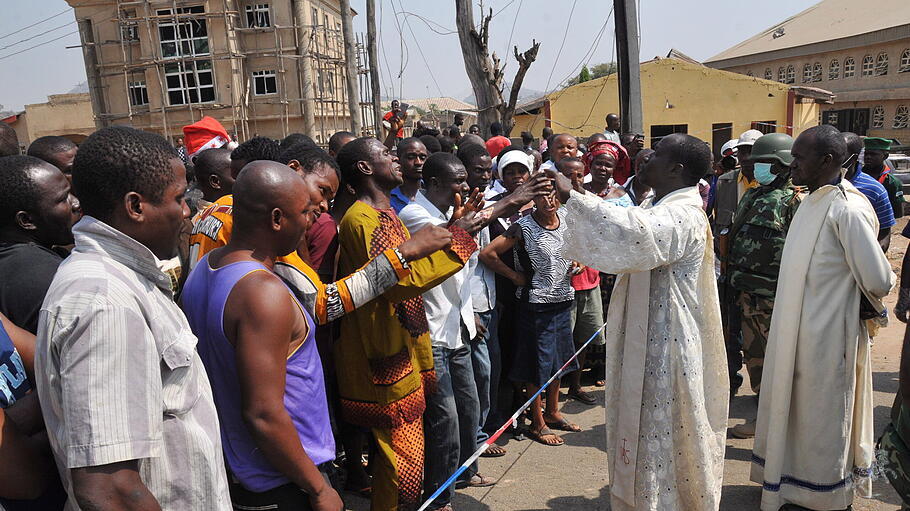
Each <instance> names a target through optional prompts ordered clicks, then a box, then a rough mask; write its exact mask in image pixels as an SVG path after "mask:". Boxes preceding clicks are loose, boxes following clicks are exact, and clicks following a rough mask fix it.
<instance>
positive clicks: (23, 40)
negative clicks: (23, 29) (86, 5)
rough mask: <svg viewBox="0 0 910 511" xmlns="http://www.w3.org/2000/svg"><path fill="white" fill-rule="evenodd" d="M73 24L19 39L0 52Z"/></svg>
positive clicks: (71, 22) (72, 22) (0, 49)
mask: <svg viewBox="0 0 910 511" xmlns="http://www.w3.org/2000/svg"><path fill="white" fill-rule="evenodd" d="M74 23H76V22H75V21H70V22H69V23H66V24H64V25H60V26H59V27H54V28H52V29H50V30H45V31H44V32H41V33H40V34H35V35H33V36H31V37H26V38H25V39H19V40H18V41H16V42H14V43H10V44H7V45H6V46H4V47H2V48H0V51H3V50H5V49H7V48H12V47H13V46H16V45H17V44H21V43H24V42H26V41H31V40H32V39H34V38H36V37H41V36H43V35H44V34H49V33H51V32H53V31H55V30H60V29H61V28H65V27H68V26H70V25H72V24H74Z"/></svg>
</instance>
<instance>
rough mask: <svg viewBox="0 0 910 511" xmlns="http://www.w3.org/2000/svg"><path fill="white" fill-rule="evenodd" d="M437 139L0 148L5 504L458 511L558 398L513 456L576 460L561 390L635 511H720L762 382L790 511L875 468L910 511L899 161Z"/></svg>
mask: <svg viewBox="0 0 910 511" xmlns="http://www.w3.org/2000/svg"><path fill="white" fill-rule="evenodd" d="M396 106H397V107H398V111H396V110H395V108H396ZM405 117H406V115H404V114H403V113H402V112H401V108H400V104H399V105H394V104H393V110H392V111H390V112H389V114H387V115H386V116H385V118H384V122H385V123H386V135H385V137H384V139H383V140H379V139H377V138H371V137H358V136H356V135H355V134H353V133H349V132H345V131H341V132H338V133H335V134H334V135H333V136H332V137H331V139H330V140H329V141H328V146H327V148H320V147H318V146H317V144H316V143H314V142H313V140H311V139H310V138H309V137H307V136H306V135H303V134H297V133H295V134H291V135H289V136H287V137H285V138H284V139H282V140H280V141H278V140H273V139H271V138H267V137H258V136H257V137H253V138H250V139H249V140H245V141H243V142H242V143H240V144H237V143H236V142H233V141H232V137H231V136H229V135H228V133H227V132H226V131H225V129H224V128H223V126H222V125H221V124H220V123H218V121H217V120H215V119H212V118H209V117H205V118H203V119H202V120H200V121H199V122H197V123H194V124H191V125H189V126H186V127H184V130H183V132H184V137H183V138H180V139H179V141H178V142H177V144H176V146H175V145H172V144H171V143H170V142H168V141H167V140H165V139H164V138H162V137H161V136H159V135H156V134H152V133H149V132H143V131H140V130H136V129H133V128H129V127H121V126H114V127H107V128H102V129H99V130H98V131H96V132H95V133H93V134H92V135H91V136H89V137H88V138H87V139H86V140H85V141H84V142H82V143H81V144H80V145H79V146H78V147H77V146H76V144H73V143H72V142H71V141H69V140H68V139H65V138H62V137H42V138H39V139H37V140H35V141H34V142H32V143H31V144H30V145H29V147H28V150H27V154H26V155H20V154H19V152H20V151H19V146H18V141H17V140H16V138H15V133H14V132H12V130H11V129H10V128H9V126H8V125H6V124H3V123H0V214H2V218H0V225H2V228H0V275H2V276H3V278H4V283H3V285H2V286H0V313H2V314H0V320H2V328H0V375H2V376H0V391H2V392H0V407H2V411H3V413H2V414H0V428H2V429H0V435H2V436H0V451H2V452H3V454H4V460H5V462H4V464H3V465H2V466H0V509H7V510H10V511H13V510H19V509H29V510H45V509H47V510H58V509H64V508H65V509H86V510H88V509H92V510H96V509H97V510H107V509H111V510H113V509H117V510H119V509H173V510H178V509H179V510H183V509H205V510H215V509H232V508H233V509H278V510H286V509H295V510H299V509H314V510H319V511H338V510H341V509H343V507H344V505H343V503H342V499H341V494H342V493H344V492H345V491H347V492H353V493H357V494H359V495H362V496H365V497H368V498H370V499H371V509H373V510H374V511H392V510H397V509H400V510H408V509H415V508H416V507H417V506H419V505H420V504H421V503H422V502H423V500H424V499H427V498H429V497H430V496H431V495H433V494H434V493H437V492H438V496H437V497H436V498H435V500H434V501H433V502H432V504H431V505H430V507H429V509H432V510H451V509H452V506H453V504H452V500H453V492H454V491H455V490H456V489H458V488H465V487H483V486H491V485H495V484H496V480H495V479H494V478H492V477H490V476H489V475H484V474H483V473H482V472H481V467H480V466H478V462H477V461H475V462H474V463H473V464H472V465H471V466H470V468H469V469H468V470H466V471H465V472H464V474H463V476H462V478H461V479H459V480H458V482H457V483H456V484H455V485H453V486H451V487H444V484H445V482H446V480H447V479H448V478H449V476H450V475H452V474H453V473H454V472H455V471H456V469H457V468H458V467H459V466H460V465H462V464H464V463H466V461H467V460H468V459H469V458H470V457H471V455H472V454H473V453H474V452H475V451H476V450H477V449H478V448H479V447H481V446H483V445H484V444H485V443H487V440H488V439H489V438H490V437H491V435H493V434H494V433H495V432H496V431H497V430H499V428H500V426H502V425H503V424H504V423H505V422H507V419H508V417H510V416H511V415H512V413H513V412H514V411H515V410H516V409H518V408H519V407H520V406H521V405H522V404H523V403H524V402H525V401H526V400H528V399H529V397H530V396H534V395H536V396H537V397H535V399H534V400H533V401H532V404H531V406H530V408H529V409H528V410H527V412H526V413H524V414H522V415H521V418H520V420H519V421H517V422H515V423H513V424H511V425H510V426H509V431H510V434H511V435H512V436H514V437H518V438H521V437H525V436H526V437H529V438H531V439H533V440H534V441H537V442H540V443H541V444H544V445H546V446H553V447H558V446H561V445H563V444H564V439H563V436H562V435H563V434H564V433H566V432H568V433H571V432H578V431H581V428H580V427H579V426H578V425H577V424H575V423H573V422H572V421H571V420H569V418H567V417H566V416H564V415H563V414H562V412H561V409H560V395H561V390H562V389H565V390H566V391H567V394H566V395H567V396H568V398H570V399H573V400H575V401H577V402H578V403H581V404H583V405H586V406H596V405H598V400H597V399H596V398H595V395H594V394H592V393H591V392H590V388H591V386H594V387H603V388H604V393H605V396H606V397H605V405H606V431H607V450H608V456H609V457H608V459H609V470H610V480H611V490H610V491H611V500H612V509H614V510H624V509H630V510H631V509H636V510H638V509H640V510H683V509H684V510H716V509H718V507H719V504H720V497H721V487H722V477H723V461H724V448H725V439H726V437H727V434H728V429H727V419H728V403H729V400H730V398H731V397H732V396H735V395H736V393H737V391H738V390H739V387H740V386H741V385H742V384H743V382H744V378H743V376H742V375H741V373H742V372H743V371H745V372H747V373H748V379H749V384H750V385H751V388H752V390H753V391H754V392H755V393H756V394H758V396H759V397H758V399H757V401H756V403H757V405H756V416H757V420H756V421H750V422H747V423H745V424H739V425H737V426H735V427H733V428H732V429H731V430H730V431H729V433H730V434H732V435H734V436H737V437H740V438H751V437H755V444H754V450H753V453H752V462H753V471H752V479H753V480H754V481H755V482H757V483H759V484H761V486H762V500H761V509H763V510H769V511H777V510H778V509H781V508H783V509H813V510H835V509H836V510H840V509H849V508H850V505H851V503H852V500H853V496H854V494H861V495H866V496H868V495H869V494H870V492H871V486H870V485H871V476H872V471H873V468H874V466H875V464H876V463H880V464H881V465H882V466H883V467H884V472H885V473H886V474H887V475H888V477H889V479H891V481H892V483H893V484H894V486H895V488H897V489H898V491H899V492H900V494H901V496H902V497H903V498H905V499H910V478H908V474H910V471H908V470H905V469H904V467H908V466H910V449H908V448H907V447H906V445H908V444H907V443H906V442H910V434H908V432H910V429H907V428H908V427H910V422H908V420H910V419H908V417H910V415H908V414H910V390H908V391H905V392H903V393H902V395H901V396H899V398H898V399H897V400H896V403H895V411H894V414H893V417H894V418H893V423H892V424H891V425H890V426H889V428H888V429H887V430H886V431H885V432H884V435H883V436H882V438H881V444H882V446H883V448H884V449H885V451H886V452H887V456H885V457H884V458H883V459H879V460H876V459H875V452H876V449H875V440H876V437H875V435H876V432H875V431H874V428H873V423H872V370H871V355H870V348H871V338H872V337H873V336H874V335H875V333H876V332H877V329H878V328H879V327H880V326H882V325H883V324H885V321H886V318H887V311H886V309H885V307H884V306H883V305H882V299H883V298H884V297H885V296H886V295H887V294H888V293H889V292H890V290H891V288H892V287H893V285H894V283H895V276H894V274H893V273H892V271H891V268H890V265H889V264H888V261H887V259H886V258H885V255H884V253H885V251H887V249H888V245H889V240H890V237H891V229H892V227H893V226H894V225H895V218H899V217H900V216H902V214H903V201H904V199H903V195H902V193H901V186H900V182H899V181H898V180H897V179H896V178H895V177H894V175H893V174H892V173H891V168H890V167H889V164H888V162H887V158H888V151H889V149H890V144H891V141H890V140H886V139H881V138H868V137H867V138H862V137H859V136H857V135H855V134H852V133H840V132H838V131H837V130H836V129H835V128H833V127H831V126H827V125H825V126H818V127H814V128H810V129H808V130H806V131H804V132H803V133H801V134H800V135H799V136H798V137H797V138H796V140H794V139H793V138H792V137H790V136H789V135H787V134H784V133H767V134H765V133H762V132H760V131H757V130H749V131H746V132H745V133H743V134H742V135H741V136H740V137H739V138H737V139H734V140H731V141H729V142H728V143H726V144H724V145H723V147H722V148H720V149H719V150H718V151H717V152H718V153H719V156H718V157H717V158H715V157H714V156H713V155H712V150H711V148H710V146H709V145H708V144H707V143H705V142H703V141H701V140H699V139H697V138H695V137H692V136H690V135H686V134H674V135H670V136H667V137H664V138H662V139H661V140H659V141H652V144H651V146H652V147H650V148H645V138H644V136H642V135H638V134H634V133H621V132H620V119H619V117H618V116H617V115H616V114H610V115H608V116H607V118H606V128H605V131H604V132H601V133H594V134H592V135H591V136H589V137H587V138H585V139H579V138H578V137H575V136H573V135H570V134H567V133H554V132H553V131H552V130H551V128H549V127H547V128H545V129H544V130H543V133H542V134H541V135H542V138H541V139H540V140H539V142H538V140H537V139H536V137H534V136H533V134H531V133H529V132H524V133H522V134H521V142H520V143H513V142H512V140H511V139H509V138H508V137H506V136H505V130H504V128H503V126H502V125H500V124H499V123H493V124H492V125H491V126H489V127H488V130H487V131H488V133H489V135H490V136H489V137H488V138H486V139H484V138H482V137H481V136H480V128H479V127H478V126H477V125H472V126H471V127H470V128H469V129H468V130H467V132H465V133H462V132H461V129H462V125H463V122H464V118H463V117H461V119H456V122H455V124H454V125H452V126H449V127H447V128H445V129H444V130H442V132H440V131H439V130H437V129H435V128H432V127H425V126H417V127H416V129H415V130H414V131H413V133H410V134H409V135H410V136H405V132H404V129H403V125H404V119H405ZM715 160H716V161H715ZM904 235H905V236H908V237H910V231H908V230H906V229H905V231H904ZM904 269H905V270H906V271H904V272H903V274H902V282H901V288H900V295H899V301H898V305H897V309H896V311H895V312H896V314H897V316H898V318H899V319H901V320H902V321H906V320H907V313H908V311H910V276H908V273H910V258H905V261H904ZM605 325H606V328H604V326H605ZM586 344H589V345H590V346H589V347H588V348H587V349H585V350H582V351H581V352H580V355H579V356H578V357H577V358H573V357H574V356H575V353H576V351H577V350H578V349H579V348H581V347H582V346H584V345H586ZM908 360H910V358H908ZM569 362H571V363H569ZM567 363H569V364H568V366H567V367H565V368H564V366H565V365H566V364H567ZM903 365H904V364H902V370H903V369H904V368H903ZM907 365H908V367H910V364H907ZM554 377H555V380H553V382H552V384H550V385H549V386H548V387H547V388H546V390H545V391H544V392H540V393H539V395H537V394H538V391H541V389H542V387H543V386H544V385H545V384H546V383H547V382H548V381H549V380H551V379H552V378H554ZM762 380H764V384H763V382H762ZM901 383H902V385H904V384H910V378H903V374H902V382H901ZM819 388H824V389H828V391H827V392H825V393H819V392H817V389H819ZM585 389H588V390H585ZM905 400H906V401H907V403H906V404H905ZM879 433H880V432H879ZM507 447H508V445H506V444H505V443H504V442H499V443H492V444H490V445H488V446H487V447H486V450H485V451H484V453H483V456H484V457H499V456H503V455H505V454H506V448H507ZM54 467H56V470H55V468H54ZM440 489H442V490H441V491H439V490H440Z"/></svg>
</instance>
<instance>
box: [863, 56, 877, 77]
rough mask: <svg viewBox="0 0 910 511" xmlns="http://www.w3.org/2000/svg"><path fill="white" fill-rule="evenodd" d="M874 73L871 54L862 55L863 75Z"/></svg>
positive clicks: (873, 61) (873, 62)
mask: <svg viewBox="0 0 910 511" xmlns="http://www.w3.org/2000/svg"><path fill="white" fill-rule="evenodd" d="M873 73H875V60H873V59H872V55H866V56H865V57H863V74H862V75H863V76H872V75H873Z"/></svg>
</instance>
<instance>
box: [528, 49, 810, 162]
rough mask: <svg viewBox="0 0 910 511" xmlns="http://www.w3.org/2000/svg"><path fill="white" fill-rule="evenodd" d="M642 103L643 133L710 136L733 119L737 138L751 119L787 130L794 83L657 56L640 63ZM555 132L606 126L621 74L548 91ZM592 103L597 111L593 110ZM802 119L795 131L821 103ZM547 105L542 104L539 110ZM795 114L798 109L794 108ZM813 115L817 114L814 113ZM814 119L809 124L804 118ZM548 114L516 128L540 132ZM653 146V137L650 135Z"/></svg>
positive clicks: (804, 109) (585, 132) (803, 111)
mask: <svg viewBox="0 0 910 511" xmlns="http://www.w3.org/2000/svg"><path fill="white" fill-rule="evenodd" d="M641 88H642V108H643V112H644V115H643V117H644V125H645V130H644V131H645V133H644V134H645V137H646V138H648V139H649V138H650V136H651V128H652V126H655V125H680V124H684V125H686V126H687V131H688V133H689V134H690V135H693V136H696V137H698V138H700V139H702V140H705V141H706V142H709V143H710V142H711V141H712V125H713V124H716V123H732V124H733V129H732V133H733V135H732V136H733V138H735V137H737V136H738V135H739V134H740V133H742V132H744V131H746V130H748V129H750V128H751V127H752V123H753V122H762V121H774V122H775V124H777V125H779V128H778V129H777V131H780V132H785V131H786V128H785V127H784V126H785V125H786V123H787V103H788V97H787V96H788V92H789V89H790V87H789V86H787V85H784V84H780V83H776V82H773V81H767V80H761V79H756V78H750V77H747V76H743V75H739V74H735V73H727V72H723V71H718V70H715V69H711V68H707V67H704V66H700V65H696V64H691V63H688V62H684V61H680V60H676V59H659V60H654V61H649V62H646V63H644V64H642V65H641ZM548 97H549V99H550V117H551V119H553V126H552V127H553V131H554V132H556V133H559V132H568V133H571V134H573V135H576V136H585V137H587V136H589V135H591V134H592V133H595V132H601V131H603V130H604V126H605V120H604V118H605V117H606V115H607V114H608V113H610V112H616V113H619V92H618V86H617V75H615V74H614V75H610V76H607V77H604V78H597V79H595V80H591V81H588V82H585V83H581V84H578V85H575V86H573V87H569V88H567V89H563V90H562V91H558V92H555V93H552V94H550V95H549V96H548ZM592 107H593V111H592ZM800 107H801V108H800V111H799V116H800V117H801V118H802V119H803V120H802V121H801V122H800V123H799V124H798V125H797V126H796V129H795V131H794V135H796V134H798V132H799V131H801V130H802V129H805V128H806V127H808V126H810V125H815V124H816V123H817V117H818V113H817V108H818V107H817V105H815V104H814V103H810V104H805V105H800ZM541 110H543V109H541ZM794 113H796V112H794ZM812 116H814V118H812ZM809 118H812V121H811V123H810V122H808V121H807V120H806V119H809ZM543 127H544V115H543V114H540V115H527V114H525V115H520V116H516V123H515V128H513V130H512V132H513V133H520V132H521V131H531V132H532V133H534V135H535V136H539V135H540V132H541V130H542V129H543ZM645 145H646V146H650V140H646V142H645Z"/></svg>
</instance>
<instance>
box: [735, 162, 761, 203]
mask: <svg viewBox="0 0 910 511" xmlns="http://www.w3.org/2000/svg"><path fill="white" fill-rule="evenodd" d="M757 186H758V181H755V180H754V179H753V180H752V181H749V178H747V177H746V175H745V174H743V171H742V170H740V171H739V179H737V181H736V200H737V203H738V202H739V201H741V200H743V195H745V194H746V192H748V191H749V190H751V189H753V188H756V187H757Z"/></svg>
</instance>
